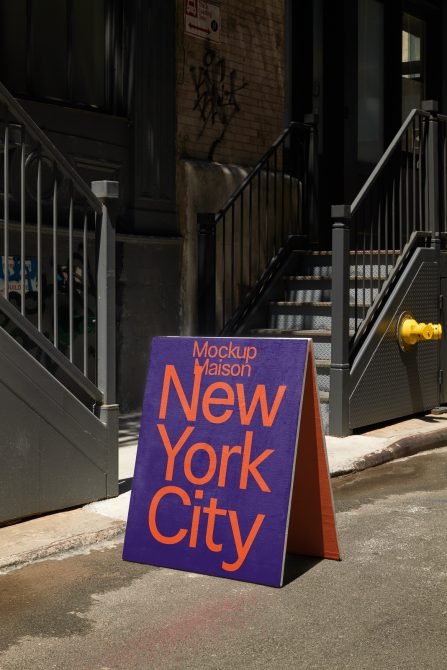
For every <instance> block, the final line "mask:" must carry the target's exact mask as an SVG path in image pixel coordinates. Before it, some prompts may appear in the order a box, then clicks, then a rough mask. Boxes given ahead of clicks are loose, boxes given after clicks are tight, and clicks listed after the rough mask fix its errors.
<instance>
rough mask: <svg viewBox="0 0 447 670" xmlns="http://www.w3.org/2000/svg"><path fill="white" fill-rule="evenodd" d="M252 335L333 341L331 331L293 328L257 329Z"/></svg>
mask: <svg viewBox="0 0 447 670" xmlns="http://www.w3.org/2000/svg"><path fill="white" fill-rule="evenodd" d="M250 333H251V334H252V335H253V336H257V337H303V338H305V339H308V338H314V337H318V338H324V339H328V340H330V339H331V334H332V333H331V331H330V330H295V329H293V328H257V329H256V330H252V331H250ZM352 334H354V332H353V333H352Z"/></svg>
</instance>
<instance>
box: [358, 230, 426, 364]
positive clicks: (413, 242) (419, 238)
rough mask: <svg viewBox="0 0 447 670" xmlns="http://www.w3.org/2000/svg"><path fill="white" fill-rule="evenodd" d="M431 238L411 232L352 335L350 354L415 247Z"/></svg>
mask: <svg viewBox="0 0 447 670" xmlns="http://www.w3.org/2000/svg"><path fill="white" fill-rule="evenodd" d="M431 239H432V234H431V233H430V232H424V231H421V230H415V231H414V232H413V233H412V234H411V237H410V239H409V241H408V242H407V243H406V245H405V246H404V248H403V249H402V253H401V254H400V256H399V258H398V259H397V261H396V264H395V265H394V267H393V271H392V273H391V274H390V275H389V276H388V277H387V278H386V279H385V281H384V283H383V285H382V288H381V289H380V291H379V293H378V294H377V296H376V298H375V300H374V302H373V303H372V304H371V306H370V307H369V309H368V311H367V313H366V316H365V318H364V319H363V321H362V323H361V324H360V327H359V329H358V330H357V332H356V334H355V336H354V337H353V340H352V344H351V356H352V355H354V354H355V352H356V351H358V349H359V343H361V342H362V340H363V339H364V335H365V334H366V332H367V331H368V328H369V326H370V324H371V323H372V321H373V320H374V317H375V315H376V314H377V312H378V311H379V310H380V308H381V307H382V305H383V303H384V301H385V300H386V298H387V297H388V296H389V294H390V292H391V290H392V289H393V288H394V286H395V285H396V281H397V279H398V277H399V276H400V275H401V273H402V270H403V268H404V267H405V266H406V264H407V262H408V260H409V259H410V258H411V256H412V255H413V253H414V251H415V249H417V248H419V247H421V246H423V245H424V244H425V246H430V243H431Z"/></svg>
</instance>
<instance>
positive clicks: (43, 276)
mask: <svg viewBox="0 0 447 670" xmlns="http://www.w3.org/2000/svg"><path fill="white" fill-rule="evenodd" d="M0 151H1V153H2V160H1V166H0V186H1V187H2V192H1V194H0V217H1V218H0V326H1V327H3V328H4V329H5V330H6V331H7V332H9V334H10V335H11V336H13V337H14V338H15V339H16V341H18V342H19V343H20V344H21V345H22V346H23V347H24V348H25V349H27V350H28V351H29V352H30V353H31V354H32V355H34V356H35V357H36V358H37V359H38V360H39V361H40V362H41V363H42V364H43V365H44V367H46V368H47V370H48V371H49V372H51V373H52V374H53V375H54V376H55V377H57V378H58V379H59V381H62V383H64V384H65V385H66V386H67V387H68V388H69V389H70V391H72V392H73V393H74V394H75V395H76V396H77V397H78V398H79V399H80V400H82V402H84V404H86V405H87V406H89V407H90V408H93V407H95V406H96V407H97V408H98V407H99V406H101V405H103V406H104V407H106V406H108V407H112V406H113V405H114V403H115V340H114V337H115V329H116V324H115V231H114V224H113V221H112V214H113V208H111V207H110V205H111V202H112V199H115V198H117V197H118V184H117V182H94V184H93V185H92V186H93V189H94V191H95V193H94V192H93V191H92V190H91V189H90V188H89V187H88V186H87V184H86V183H85V182H84V181H83V179H82V178H81V177H80V175H79V174H78V173H77V172H76V170H75V169H74V168H73V167H72V165H71V163H69V161H68V160H67V159H66V158H65V157H64V156H63V154H62V153H61V152H60V151H59V150H58V149H57V148H56V147H55V146H54V144H53V143H52V142H51V141H50V140H49V138H48V137H47V136H46V135H45V134H44V133H43V132H42V130H41V129H40V128H39V127H38V126H37V125H36V124H35V123H34V121H33V120H32V119H31V118H30V117H29V115H28V114H27V113H26V111H25V110H24V109H23V108H22V107H21V105H20V104H19V103H18V102H17V100H16V99H15V98H14V97H13V96H12V95H11V94H10V93H9V91H8V90H7V89H6V88H5V87H4V86H3V85H2V84H0ZM107 203H109V208H108V207H107ZM1 209H2V210H3V211H1ZM111 210H112V211H111Z"/></svg>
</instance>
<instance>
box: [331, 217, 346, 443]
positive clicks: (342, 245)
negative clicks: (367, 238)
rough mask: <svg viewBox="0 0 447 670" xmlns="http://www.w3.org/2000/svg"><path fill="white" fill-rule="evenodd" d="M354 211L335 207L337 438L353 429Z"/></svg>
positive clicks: (334, 430) (333, 354)
mask: <svg viewBox="0 0 447 670" xmlns="http://www.w3.org/2000/svg"><path fill="white" fill-rule="evenodd" d="M350 217H351V208H350V207H349V206H345V205H337V206H333V207H332V218H333V219H337V222H336V223H334V225H333V227H332V346H331V379H330V389H331V391H330V405H329V433H330V435H334V436H336V437H345V436H346V435H349V434H350V432H351V431H350V429H349V391H350V388H349V386H350V367H349V232H350V231H349V223H347V221H349V219H350Z"/></svg>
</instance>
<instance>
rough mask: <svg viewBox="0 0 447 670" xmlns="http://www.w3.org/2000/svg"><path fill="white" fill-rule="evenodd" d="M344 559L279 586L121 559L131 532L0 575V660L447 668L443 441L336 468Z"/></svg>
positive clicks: (296, 565)
mask: <svg viewBox="0 0 447 670" xmlns="http://www.w3.org/2000/svg"><path fill="white" fill-rule="evenodd" d="M334 494H335V500H336V506H337V523H338V530H339V536H340V541H341V547H342V551H343V560H342V561H341V562H334V561H314V560H309V559H299V558H295V559H292V561H291V563H290V565H289V575H290V581H289V583H288V584H287V585H286V586H285V587H283V588H282V589H273V588H267V587H262V586H255V585H251V584H244V583H240V582H235V581H231V580H225V579H217V578H211V577H204V576H200V575H192V574H188V573H183V572H177V571H173V570H166V569H160V568H154V567H150V566H142V565H137V564H131V563H125V562H123V561H122V560H121V549H122V546H121V545H120V544H117V545H115V546H110V545H109V546H107V547H105V548H103V549H101V550H94V551H91V552H90V553H89V554H86V555H72V556H69V557H67V558H64V559H62V560H51V561H45V562H41V563H37V564H34V565H32V566H29V567H26V568H23V569H21V570H18V571H16V572H12V573H9V574H7V575H4V576H2V577H0V668H1V670H21V669H22V668H23V669H24V670H25V668H26V670H29V668H32V669H33V670H40V669H42V670H43V669H48V668H57V669H58V670H60V669H63V670H65V669H69V670H72V669H73V670H109V669H110V670H121V669H122V670H146V669H147V670H158V669H159V668H160V669H161V668H163V670H169V669H171V668H176V669H177V668H178V669H181V670H187V669H189V668H194V669H202V668H204V669H206V670H208V669H213V670H214V669H226V668H231V670H237V669H239V668H243V669H244V670H249V669H256V670H261V669H263V668H269V669H270V668H274V669H275V670H276V669H283V668H284V670H285V669H286V668H287V669H290V668H293V669H304V670H312V669H322V668H325V669H328V670H339V669H340V670H342V669H343V670H347V669H349V670H350V669H351V668H352V669H353V670H370V669H371V670H388V669H392V670H399V669H400V668H402V669H404V668H405V670H412V669H414V670H444V669H445V668H447V448H444V449H441V450H438V451H435V452H431V453H429V454H422V455H419V456H415V457H413V458H411V459H407V460H404V461H400V462H399V461H398V462H394V463H391V464H387V465H384V466H380V467H378V468H375V469H373V470H368V471H366V472H364V473H363V474H360V475H355V476H348V477H344V478H341V479H338V480H336V481H335V482H334Z"/></svg>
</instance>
